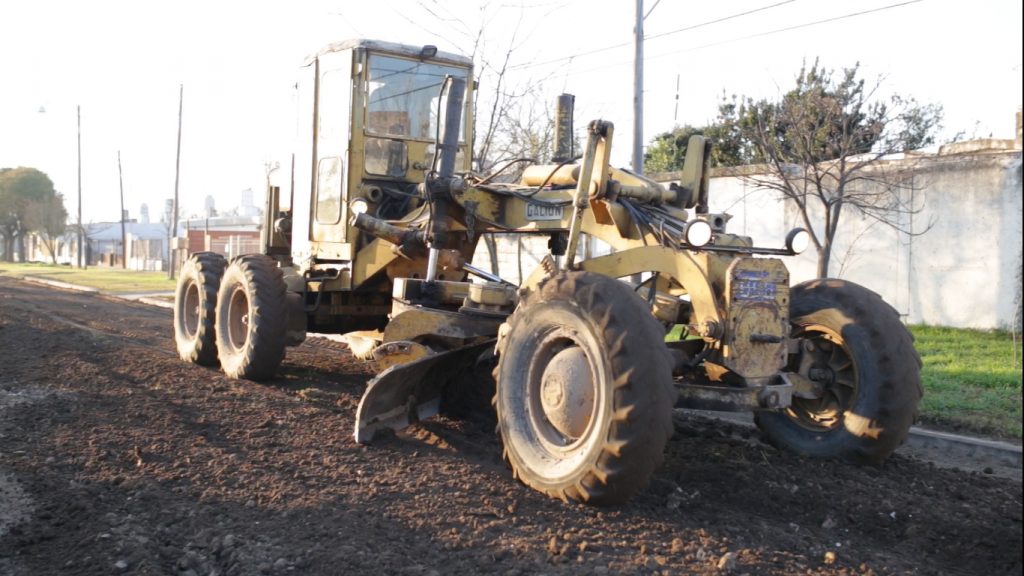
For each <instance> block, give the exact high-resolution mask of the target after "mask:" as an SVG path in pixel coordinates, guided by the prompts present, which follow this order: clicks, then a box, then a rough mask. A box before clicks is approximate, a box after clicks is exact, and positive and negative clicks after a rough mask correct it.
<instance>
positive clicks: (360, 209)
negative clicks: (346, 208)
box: [350, 198, 370, 215]
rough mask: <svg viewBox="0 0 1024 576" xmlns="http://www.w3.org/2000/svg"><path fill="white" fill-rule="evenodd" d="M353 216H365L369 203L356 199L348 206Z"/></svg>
mask: <svg viewBox="0 0 1024 576" xmlns="http://www.w3.org/2000/svg"><path fill="white" fill-rule="evenodd" d="M350 209H351V210H352V213H353V214H356V215H359V214H366V213H367V212H368V211H369V210H370V203H369V202H367V201H366V200H363V199H362V198H356V199H355V200H353V201H352V204H351V206H350Z"/></svg>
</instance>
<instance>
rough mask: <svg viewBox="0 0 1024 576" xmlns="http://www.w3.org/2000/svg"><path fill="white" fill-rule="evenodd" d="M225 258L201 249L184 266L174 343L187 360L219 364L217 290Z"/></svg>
mask: <svg viewBox="0 0 1024 576" xmlns="http://www.w3.org/2000/svg"><path fill="white" fill-rule="evenodd" d="M224 265H225V260H224V257H223V256H221V255H220V254H217V253H214V252H197V253H195V254H193V255H192V256H191V257H189V259H188V260H186V261H185V263H184V264H183V265H182V267H181V273H180V274H179V275H178V286H177V289H176V290H175V292H174V342H175V344H176V345H177V348H178V355H179V356H181V359H182V360H185V361H186V362H192V363H194V364H200V365H202V366H216V365H217V335H216V326H215V324H216V316H217V314H216V311H217V290H218V288H219V287H220V279H221V276H223V275H224Z"/></svg>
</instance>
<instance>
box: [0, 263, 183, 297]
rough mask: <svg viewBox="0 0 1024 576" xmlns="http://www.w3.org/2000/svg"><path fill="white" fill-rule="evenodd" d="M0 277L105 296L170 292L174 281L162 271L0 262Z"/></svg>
mask: <svg viewBox="0 0 1024 576" xmlns="http://www.w3.org/2000/svg"><path fill="white" fill-rule="evenodd" d="M0 274H7V275H11V276H35V277H38V278H47V279H49V280H59V281H61V282H68V283H70V284H78V285H80V286H91V287H93V288H98V289H99V290H100V291H102V292H105V293H108V294H135V293H145V292H171V291H173V290H174V284H175V283H174V280H169V279H168V278H167V273H166V272H138V271H135V270H122V269H121V268H101V267H92V268H87V269H85V270H79V269H78V268H73V267H71V266H53V265H50V264H12V263H9V262H0Z"/></svg>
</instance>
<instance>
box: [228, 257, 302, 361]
mask: <svg viewBox="0 0 1024 576" xmlns="http://www.w3.org/2000/svg"><path fill="white" fill-rule="evenodd" d="M286 292H287V288H286V287H285V283H284V276H283V275H282V274H281V269H280V268H278V267H277V263H276V262H274V260H273V259H271V258H268V257H266V256H262V255H255V254H254V255H249V256H242V257H239V258H235V259H233V260H231V262H230V263H229V264H228V267H227V270H226V271H225V272H224V279H223V280H222V281H221V284H220V291H219V292H218V294H217V350H218V354H219V357H220V364H221V368H223V369H224V373H225V374H227V375H228V377H230V378H247V379H249V380H265V379H267V378H273V377H274V374H275V373H276V372H277V368H278V366H280V365H281V361H282V360H283V359H284V347H285V332H286V330H287V320H288V316H287V309H286V307H285V295H286Z"/></svg>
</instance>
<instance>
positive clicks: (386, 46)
mask: <svg viewBox="0 0 1024 576" xmlns="http://www.w3.org/2000/svg"><path fill="white" fill-rule="evenodd" d="M352 48H365V49H367V50H380V51H383V52H392V53H397V54H401V55H402V56H408V57H410V58H419V56H420V50H422V49H423V46H412V45H409V44H398V43H396V42H385V41H383V40H369V39H366V38H350V39H348V40H342V41H341V42H334V43H332V44H328V45H327V46H325V47H324V48H323V49H322V50H320V51H319V52H317V53H316V54H311V55H310V56H308V57H307V58H306V60H305V62H303V64H304V65H306V66H308V65H309V64H311V63H312V62H313V60H314V59H315V58H317V57H318V56H321V55H323V54H329V53H331V52H341V51H342V50H350V49H352ZM430 61H431V62H445V63H447V64H455V65H457V66H472V65H473V59H472V58H468V57H466V56H462V55H461V54H455V53H452V52H442V51H440V50H438V51H437V54H436V55H434V56H431V57H430Z"/></svg>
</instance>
